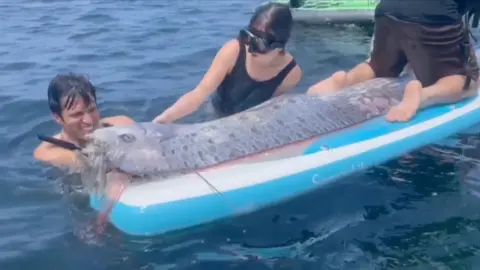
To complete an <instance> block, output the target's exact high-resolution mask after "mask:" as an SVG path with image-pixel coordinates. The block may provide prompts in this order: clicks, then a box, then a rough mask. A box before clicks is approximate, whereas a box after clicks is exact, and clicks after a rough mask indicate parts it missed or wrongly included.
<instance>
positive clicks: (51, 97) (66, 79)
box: [48, 73, 97, 116]
mask: <svg viewBox="0 0 480 270" xmlns="http://www.w3.org/2000/svg"><path fill="white" fill-rule="evenodd" d="M79 100H82V101H83V102H84V103H85V105H86V106H90V105H91V104H92V103H95V104H96V102H97V96H96V91H95V87H94V86H93V85H92V83H91V82H90V80H88V78H87V77H86V76H85V75H82V74H75V73H68V74H58V75H57V76H55V77H54V78H53V79H52V80H51V81H50V84H49V85H48V106H49V108H50V111H51V112H52V113H53V114H57V115H59V116H62V112H63V110H69V109H71V108H72V107H73V106H74V105H75V104H76V103H77V102H78V101H79Z"/></svg>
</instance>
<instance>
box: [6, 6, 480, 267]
mask: <svg viewBox="0 0 480 270" xmlns="http://www.w3.org/2000/svg"><path fill="white" fill-rule="evenodd" d="M260 3H261V1H258V0H228V1H225V0H223V1H221V0H204V1H164V0H155V1H154V0H143V1H142V0H137V1H135V0H117V1H111V0H104V1H99V0H70V1H68V0H43V1H39V0H29V1H27V0H17V1H1V2H0V18H2V23H0V30H1V31H0V33H2V37H1V38H0V59H1V61H0V90H1V91H0V96H1V98H0V109H1V111H2V114H1V115H0V123H1V125H0V138H1V139H0V149H3V151H1V152H0V170H1V172H2V174H1V176H0V269H2V270H4V269H5V270H20V269H22V270H23V269H49V270H50V269H52V270H53V269H62V270H75V269H91V270H96V269H115V270H121V269H129V270H130V269H148V270H150V269H152V270H153V269H155V270H157V269H315V270H317V269H477V268H478V267H479V263H480V257H479V255H478V250H479V243H480V234H479V232H478V228H479V226H480V217H479V211H478V209H479V206H480V200H479V199H478V196H476V195H475V194H477V193H476V192H475V189H476V188H477V187H476V185H477V184H476V181H475V180H471V181H464V180H465V179H466V178H465V175H466V173H467V172H468V171H469V169H470V168H471V167H472V166H474V165H475V164H477V163H478V157H479V156H480V155H479V154H478V153H479V152H478V151H479V147H478V146H477V145H478V143H479V137H478V135H475V134H473V135H460V136H458V137H457V138H456V140H455V141H454V144H451V145H449V146H431V147H427V148H424V149H420V150H418V151H416V152H414V153H411V154H409V155H406V156H404V157H402V158H400V159H397V160H393V161H390V162H388V163H386V164H382V165H380V166H376V167H374V168H371V169H368V170H365V171H362V172H359V173H357V174H355V175H352V176H350V177H347V178H345V179H341V180H339V181H338V182H336V183H334V184H331V185H328V186H326V187H324V188H322V189H319V190H317V191H314V192H312V193H311V194H308V195H306V196H303V197H301V198H297V199H294V200H292V201H289V202H284V203H282V204H280V205H278V206H274V207H271V208H269V209H265V210H262V211H259V212H256V213H252V214H249V215H247V216H243V217H237V218H234V219H230V220H227V221H224V222H220V223H216V224H210V225H206V226H202V227H200V228H197V229H195V230H189V231H184V232H181V233H175V234H169V235H164V236H157V237H149V238H138V237H129V236H126V235H124V234H122V233H121V232H118V231H117V230H115V229H114V228H112V227H109V228H108V229H107V232H106V233H105V234H104V235H101V236H99V237H97V236H94V235H93V233H92V226H91V224H90V222H91V221H92V218H94V217H95V213H94V212H93V211H92V210H91V209H89V207H88V201H87V197H86V196H85V195H84V194H81V193H80V192H79V191H78V187H77V183H76V182H75V179H70V178H67V179H65V178H63V177H62V176H61V175H60V174H58V173H57V172H55V171H53V170H51V169H49V168H46V167H44V166H42V165H41V164H38V163H36V162H34V161H33V160H32V157H31V153H32V151H33V149H34V147H35V146H36V145H37V144H38V143H39V142H38V140H37V139H36V134H37V133H44V134H54V133H56V132H57V131H58V127H57V126H56V125H55V124H54V123H53V122H52V120H51V116H50V114H49V111H48V107H47V104H46V87H47V85H48V82H49V80H50V79H51V78H52V77H53V76H54V75H55V74H56V73H57V72H64V71H75V72H80V73H85V74H87V75H88V76H89V77H90V78H91V80H92V81H93V82H94V83H95V84H96V85H98V88H99V93H98V95H99V103H100V108H101V113H102V115H103V116H109V115H115V114H125V115H129V116H131V117H133V118H134V119H136V120H138V121H149V120H151V119H152V118H153V117H154V116H156V115H157V114H158V113H160V112H162V110H164V109H165V108H166V107H167V106H168V105H170V104H171V103H172V102H174V101H175V100H176V99H177V98H178V97H179V96H180V95H181V94H182V93H184V92H186V91H188V90H190V89H192V88H193V87H194V86H195V84H196V83H197V82H198V81H199V80H200V79H201V77H202V75H203V74H204V72H205V71H206V70H207V68H208V66H209V64H210V62H211V60H212V59H213V57H214V55H215V53H216V51H217V49H218V48H219V47H220V46H221V45H222V44H223V42H225V41H227V40H228V39H230V38H233V37H235V36H236V34H237V33H238V30H239V28H240V27H243V26H245V25H246V24H247V23H248V20H249V17H250V15H251V12H252V10H253V9H254V8H255V7H256V6H258V5H259V4H260ZM369 41H370V36H369V31H368V29H362V28H359V27H353V26H343V27H340V26H339V27H318V26H317V27H312V26H304V25H297V26H296V27H295V29H294V33H293V37H292V40H291V43H290V45H289V50H290V51H291V52H292V53H293V54H294V55H295V56H296V59H297V62H299V63H300V65H301V66H302V69H303V73H304V80H303V81H302V82H301V83H300V84H299V85H298V87H297V88H296V89H295V91H298V92H301V91H305V89H306V88H307V87H308V86H309V85H311V84H312V83H313V82H315V81H317V80H318V79H320V78H323V77H325V76H327V75H328V74H329V73H331V72H333V71H334V70H336V69H338V68H349V67H351V66H352V65H354V64H356V63H357V62H359V61H361V60H364V59H365V58H366V54H367V52H368V49H369ZM202 117H204V113H203V111H200V112H199V113H198V114H195V115H193V116H192V117H189V118H188V119H187V120H189V121H200V120H201V119H202ZM459 142H461V144H459ZM478 175H479V174H475V175H474V176H478ZM165 218H168V217H165Z"/></svg>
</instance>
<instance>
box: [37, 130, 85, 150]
mask: <svg viewBox="0 0 480 270" xmlns="http://www.w3.org/2000/svg"><path fill="white" fill-rule="evenodd" d="M37 138H38V139H39V140H41V141H44V142H49V143H51V144H53V145H56V146H58V147H61V148H64V149H67V150H72V151H75V150H82V148H80V147H78V146H76V145H75V144H73V143H71V142H67V141H64V140H60V139H57V138H54V137H49V136H45V135H41V134H37Z"/></svg>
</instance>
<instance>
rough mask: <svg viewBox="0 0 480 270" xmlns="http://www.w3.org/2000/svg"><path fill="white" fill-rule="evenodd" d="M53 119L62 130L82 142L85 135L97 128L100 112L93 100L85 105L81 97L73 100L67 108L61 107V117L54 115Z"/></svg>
mask: <svg viewBox="0 0 480 270" xmlns="http://www.w3.org/2000/svg"><path fill="white" fill-rule="evenodd" d="M54 118H55V121H57V123H58V124H60V125H62V126H63V130H64V132H65V133H66V134H67V135H68V136H70V137H71V139H74V140H77V143H82V142H83V141H84V140H85V135H87V134H90V133H92V132H93V131H94V130H95V129H97V128H98V126H99V122H100V113H99V112H98V110H97V106H96V105H95V103H94V102H91V103H90V104H89V106H86V104H85V101H84V100H83V99H82V98H78V99H77V100H75V102H74V104H73V105H72V106H71V107H70V108H69V109H63V111H62V115H61V117H60V116H58V115H54Z"/></svg>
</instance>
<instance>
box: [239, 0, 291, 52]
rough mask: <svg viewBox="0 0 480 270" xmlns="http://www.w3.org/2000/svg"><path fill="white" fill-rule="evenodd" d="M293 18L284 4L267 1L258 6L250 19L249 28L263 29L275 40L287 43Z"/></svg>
mask: <svg viewBox="0 0 480 270" xmlns="http://www.w3.org/2000/svg"><path fill="white" fill-rule="evenodd" d="M292 25H293V18H292V11H291V10H290V7H289V6H288V5H286V4H280V3H273V2H269V3H267V4H264V5H261V6H259V7H258V8H257V9H256V10H255V12H254V13H253V16H252V18H251V19H250V23H249V28H253V29H257V30H261V31H264V32H266V33H268V34H270V35H272V36H274V37H275V39H276V41H278V42H284V43H287V41H288V40H289V39H290V33H291V31H292Z"/></svg>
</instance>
